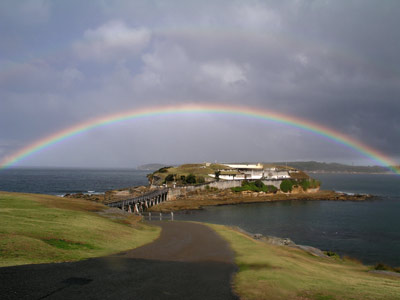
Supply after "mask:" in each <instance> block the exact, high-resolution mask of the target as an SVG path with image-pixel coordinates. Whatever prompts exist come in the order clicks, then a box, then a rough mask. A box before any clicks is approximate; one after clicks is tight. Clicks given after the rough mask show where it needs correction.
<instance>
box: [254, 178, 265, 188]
mask: <svg viewBox="0 0 400 300" xmlns="http://www.w3.org/2000/svg"><path fill="white" fill-rule="evenodd" d="M254 185H255V186H256V187H258V188H259V189H262V188H263V187H264V186H265V184H264V183H263V182H262V181H261V180H260V179H258V180H256V181H255V182H254Z"/></svg>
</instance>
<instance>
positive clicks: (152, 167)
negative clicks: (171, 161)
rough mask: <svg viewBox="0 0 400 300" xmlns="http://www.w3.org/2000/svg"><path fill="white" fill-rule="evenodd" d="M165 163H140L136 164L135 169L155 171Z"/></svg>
mask: <svg viewBox="0 0 400 300" xmlns="http://www.w3.org/2000/svg"><path fill="white" fill-rule="evenodd" d="M166 166H167V165H164V164H158V163H154V164H145V165H141V166H138V167H137V168H136V169H137V170H141V171H157V170H159V169H161V168H164V167H166Z"/></svg>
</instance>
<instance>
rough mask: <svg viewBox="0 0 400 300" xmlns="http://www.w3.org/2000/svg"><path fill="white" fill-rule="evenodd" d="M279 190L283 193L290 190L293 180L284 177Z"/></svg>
mask: <svg viewBox="0 0 400 300" xmlns="http://www.w3.org/2000/svg"><path fill="white" fill-rule="evenodd" d="M280 188H281V191H282V192H284V193H287V192H290V191H292V188H293V182H292V181H291V180H289V179H285V180H283V181H282V183H281V185H280Z"/></svg>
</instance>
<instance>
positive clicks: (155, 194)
mask: <svg viewBox="0 0 400 300" xmlns="http://www.w3.org/2000/svg"><path fill="white" fill-rule="evenodd" d="M168 191H169V189H168V188H162V189H156V190H152V191H150V192H148V193H145V194H143V195H141V196H138V197H134V198H126V199H123V200H119V201H116V202H111V203H107V204H106V205H107V206H109V207H118V208H120V209H122V210H125V211H128V212H134V213H138V214H140V213H141V212H143V211H145V210H146V209H147V208H149V207H152V206H154V205H157V204H160V203H161V202H164V201H167V196H168Z"/></svg>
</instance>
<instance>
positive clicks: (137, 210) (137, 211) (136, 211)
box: [135, 203, 140, 215]
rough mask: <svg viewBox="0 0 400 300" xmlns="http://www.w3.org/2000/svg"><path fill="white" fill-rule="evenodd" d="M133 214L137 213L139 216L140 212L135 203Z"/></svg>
mask: <svg viewBox="0 0 400 300" xmlns="http://www.w3.org/2000/svg"><path fill="white" fill-rule="evenodd" d="M135 213H137V214H139V215H140V212H139V208H138V205H137V203H135Z"/></svg>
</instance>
